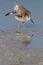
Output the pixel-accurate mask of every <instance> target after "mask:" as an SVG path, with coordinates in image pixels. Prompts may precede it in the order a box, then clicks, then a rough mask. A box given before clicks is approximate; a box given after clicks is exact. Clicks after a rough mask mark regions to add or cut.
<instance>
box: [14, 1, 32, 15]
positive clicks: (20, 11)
mask: <svg viewBox="0 0 43 65" xmlns="http://www.w3.org/2000/svg"><path fill="white" fill-rule="evenodd" d="M14 10H15V11H16V12H17V14H18V15H20V16H25V15H29V14H31V12H30V11H29V10H27V9H26V8H24V7H23V6H21V5H19V4H18V2H15V7H14Z"/></svg>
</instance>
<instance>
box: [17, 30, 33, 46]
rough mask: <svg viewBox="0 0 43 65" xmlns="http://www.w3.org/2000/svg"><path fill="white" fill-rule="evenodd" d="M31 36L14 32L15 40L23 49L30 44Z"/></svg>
mask: <svg viewBox="0 0 43 65" xmlns="http://www.w3.org/2000/svg"><path fill="white" fill-rule="evenodd" d="M32 36H33V35H32ZM32 36H30V35H27V34H25V33H22V32H19V31H17V32H16V39H17V40H18V42H19V44H20V45H23V46H25V47H26V46H27V45H29V44H30V43H31V41H32Z"/></svg>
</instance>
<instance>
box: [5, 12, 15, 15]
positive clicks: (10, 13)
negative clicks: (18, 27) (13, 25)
mask: <svg viewBox="0 0 43 65" xmlns="http://www.w3.org/2000/svg"><path fill="white" fill-rule="evenodd" d="M12 14H15V12H14V11H12V12H9V13H6V14H5V16H8V15H12Z"/></svg>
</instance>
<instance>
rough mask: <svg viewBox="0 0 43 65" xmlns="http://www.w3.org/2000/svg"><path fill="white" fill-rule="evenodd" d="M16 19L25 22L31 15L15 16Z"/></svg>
mask: <svg viewBox="0 0 43 65" xmlns="http://www.w3.org/2000/svg"><path fill="white" fill-rule="evenodd" d="M15 18H16V20H18V21H21V22H27V21H29V20H30V19H31V17H28V16H25V17H18V16H15Z"/></svg>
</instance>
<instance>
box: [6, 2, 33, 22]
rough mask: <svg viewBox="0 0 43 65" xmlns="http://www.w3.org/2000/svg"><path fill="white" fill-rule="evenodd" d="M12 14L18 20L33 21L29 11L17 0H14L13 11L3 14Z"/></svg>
mask: <svg viewBox="0 0 43 65" xmlns="http://www.w3.org/2000/svg"><path fill="white" fill-rule="evenodd" d="M12 14H14V15H15V18H16V20H17V21H19V22H22V23H24V22H29V21H31V22H32V23H34V21H33V20H32V16H31V12H30V11H29V10H27V9H26V8H24V7H23V6H21V5H20V4H18V2H15V7H14V11H11V12H9V13H7V14H5V16H8V15H12Z"/></svg>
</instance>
